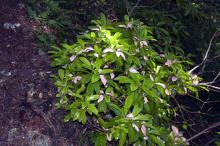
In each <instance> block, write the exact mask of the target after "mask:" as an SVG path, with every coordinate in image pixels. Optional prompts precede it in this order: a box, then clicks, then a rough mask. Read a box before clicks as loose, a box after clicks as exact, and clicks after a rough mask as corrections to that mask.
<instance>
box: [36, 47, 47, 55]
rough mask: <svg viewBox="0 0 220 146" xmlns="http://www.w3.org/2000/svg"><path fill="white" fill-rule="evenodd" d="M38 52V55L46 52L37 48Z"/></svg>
mask: <svg viewBox="0 0 220 146" xmlns="http://www.w3.org/2000/svg"><path fill="white" fill-rule="evenodd" d="M38 54H39V55H40V56H44V55H46V52H44V51H43V50H42V49H39V50H38Z"/></svg>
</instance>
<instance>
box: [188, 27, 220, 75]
mask: <svg viewBox="0 0 220 146" xmlns="http://www.w3.org/2000/svg"><path fill="white" fill-rule="evenodd" d="M218 35H219V31H218V30H217V31H216V32H215V33H214V34H213V36H212V38H211V40H210V42H209V46H208V49H207V51H206V53H205V56H204V58H203V60H202V62H201V63H200V64H199V65H197V66H195V67H194V68H193V69H191V70H190V71H189V73H192V72H193V71H194V70H196V69H197V68H198V67H200V66H201V65H203V67H202V71H204V69H205V63H206V62H207V57H208V54H209V52H210V49H211V46H212V43H213V40H214V39H215V37H216V36H218Z"/></svg>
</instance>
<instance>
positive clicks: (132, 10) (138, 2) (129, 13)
mask: <svg viewBox="0 0 220 146" xmlns="http://www.w3.org/2000/svg"><path fill="white" fill-rule="evenodd" d="M126 2H127V0H126ZM140 2H141V0H138V1H137V2H136V4H135V6H133V8H132V9H131V11H130V12H128V16H129V17H130V16H131V15H132V13H133V12H134V10H135V9H136V8H137V6H138V5H139V4H140Z"/></svg>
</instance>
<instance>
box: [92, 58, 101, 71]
mask: <svg viewBox="0 0 220 146" xmlns="http://www.w3.org/2000/svg"><path fill="white" fill-rule="evenodd" d="M102 63H103V60H102V59H100V58H97V59H96V61H95V63H94V65H95V68H96V69H97V70H99V69H100V67H101V66H102Z"/></svg>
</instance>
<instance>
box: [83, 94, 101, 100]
mask: <svg viewBox="0 0 220 146" xmlns="http://www.w3.org/2000/svg"><path fill="white" fill-rule="evenodd" d="M97 99H99V95H91V96H87V97H86V101H94V100H97Z"/></svg>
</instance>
